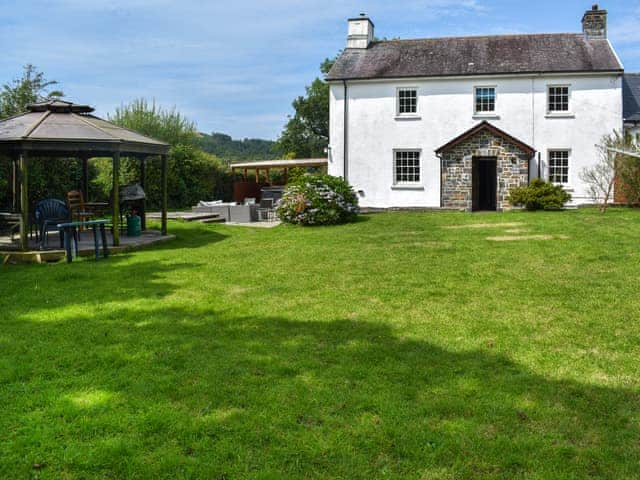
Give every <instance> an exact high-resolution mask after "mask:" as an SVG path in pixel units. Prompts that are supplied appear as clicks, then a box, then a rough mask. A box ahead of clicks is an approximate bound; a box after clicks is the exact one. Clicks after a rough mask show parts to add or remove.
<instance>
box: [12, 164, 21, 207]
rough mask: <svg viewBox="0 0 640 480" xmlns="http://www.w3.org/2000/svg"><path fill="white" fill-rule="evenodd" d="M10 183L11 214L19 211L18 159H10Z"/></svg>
mask: <svg viewBox="0 0 640 480" xmlns="http://www.w3.org/2000/svg"><path fill="white" fill-rule="evenodd" d="M11 167H12V183H11V192H12V197H11V210H12V211H13V213H17V212H19V211H20V184H19V183H18V159H17V158H16V157H14V156H12V157H11Z"/></svg>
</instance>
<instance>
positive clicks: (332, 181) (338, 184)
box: [277, 175, 359, 225]
mask: <svg viewBox="0 0 640 480" xmlns="http://www.w3.org/2000/svg"><path fill="white" fill-rule="evenodd" d="M358 212H359V209H358V197H357V196H356V194H355V192H354V191H353V189H352V188H351V186H350V185H349V184H348V183H347V182H345V181H344V180H343V179H342V178H339V177H332V176H330V175H305V176H304V177H302V178H300V179H299V180H298V181H296V182H294V183H292V184H289V185H288V186H287V188H286V190H285V191H284V195H283V196H282V200H280V204H279V205H278V209H277V214H278V218H280V220H282V221H283V222H285V223H293V224H297V225H335V224H338V223H345V222H349V221H351V220H353V219H354V218H355V216H356V215H357V214H358Z"/></svg>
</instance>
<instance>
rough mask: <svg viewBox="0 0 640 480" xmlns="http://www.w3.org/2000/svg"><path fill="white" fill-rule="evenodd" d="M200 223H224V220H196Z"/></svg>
mask: <svg viewBox="0 0 640 480" xmlns="http://www.w3.org/2000/svg"><path fill="white" fill-rule="evenodd" d="M198 221H199V222H200V223H224V222H226V220H225V219H224V218H223V217H220V216H218V217H216V218H205V219H204V220H198Z"/></svg>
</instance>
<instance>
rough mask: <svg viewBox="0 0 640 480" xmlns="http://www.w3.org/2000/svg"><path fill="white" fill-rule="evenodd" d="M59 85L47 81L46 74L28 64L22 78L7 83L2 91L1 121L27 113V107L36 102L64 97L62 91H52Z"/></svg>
mask: <svg viewBox="0 0 640 480" xmlns="http://www.w3.org/2000/svg"><path fill="white" fill-rule="evenodd" d="M56 85H58V82H56V81H55V80H47V79H45V77H44V73H42V72H39V71H38V69H37V68H36V67H35V66H33V65H31V64H27V65H25V66H24V70H23V72H22V77H21V78H16V79H14V80H13V81H12V82H11V83H5V84H4V85H3V86H2V91H0V119H1V118H7V117H10V116H12V115H16V114H18V113H22V112H24V111H26V109H27V105H29V104H30V103H34V102H41V101H45V100H52V99H55V98H60V97H63V96H64V93H62V92H61V91H60V90H51V87H54V86H56Z"/></svg>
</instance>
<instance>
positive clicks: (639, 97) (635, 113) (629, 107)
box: [622, 73, 640, 122]
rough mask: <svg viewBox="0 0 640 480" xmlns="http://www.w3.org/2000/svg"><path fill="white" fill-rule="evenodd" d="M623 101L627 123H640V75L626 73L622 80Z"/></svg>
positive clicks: (623, 110)
mask: <svg viewBox="0 0 640 480" xmlns="http://www.w3.org/2000/svg"><path fill="white" fill-rule="evenodd" d="M622 99H623V102H622V112H623V114H622V116H623V117H624V119H625V121H629V122H640V73H625V75H624V77H623V78H622Z"/></svg>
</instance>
